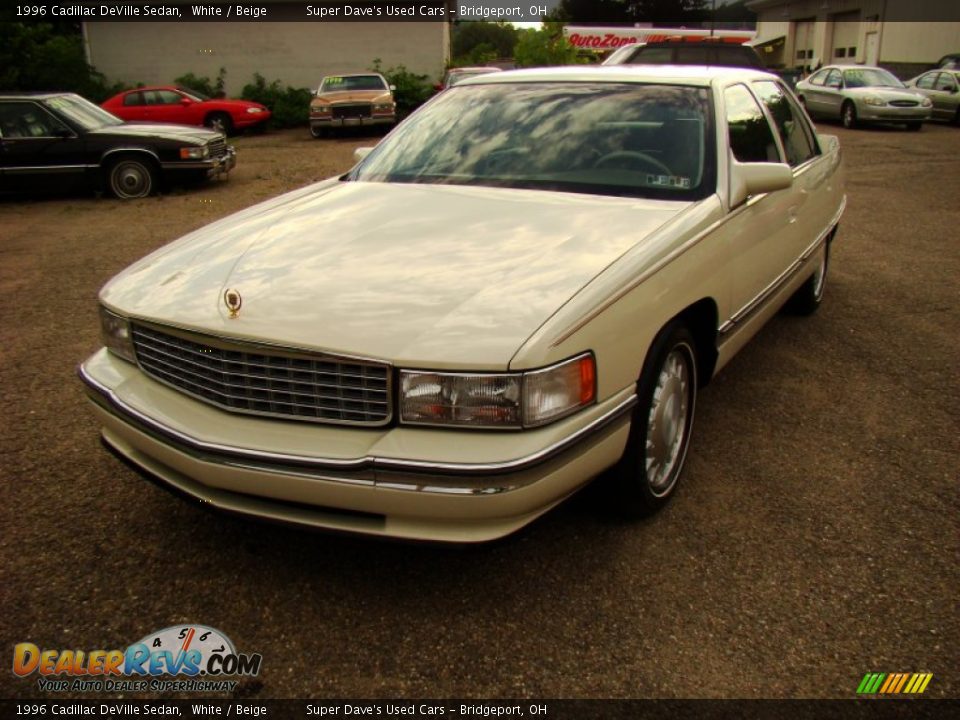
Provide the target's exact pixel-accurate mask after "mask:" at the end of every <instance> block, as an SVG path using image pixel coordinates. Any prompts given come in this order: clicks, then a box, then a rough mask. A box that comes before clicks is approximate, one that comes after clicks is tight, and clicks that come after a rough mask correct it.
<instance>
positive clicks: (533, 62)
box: [513, 22, 580, 67]
mask: <svg viewBox="0 0 960 720" xmlns="http://www.w3.org/2000/svg"><path fill="white" fill-rule="evenodd" d="M513 61H514V62H515V63H516V64H517V67H543V66H549V65H573V64H576V63H578V62H580V58H579V53H578V52H577V49H576V48H575V47H573V45H571V44H570V43H568V42H567V40H566V38H564V37H563V27H562V25H561V24H560V23H556V22H545V23H543V28H542V29H540V30H521V31H520V36H519V38H518V39H517V46H516V48H515V49H514V51H513Z"/></svg>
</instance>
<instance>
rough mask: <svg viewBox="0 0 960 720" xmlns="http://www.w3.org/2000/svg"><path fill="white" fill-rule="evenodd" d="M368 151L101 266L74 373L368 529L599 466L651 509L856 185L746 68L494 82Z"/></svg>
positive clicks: (507, 507)
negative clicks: (706, 406) (699, 420)
mask: <svg viewBox="0 0 960 720" xmlns="http://www.w3.org/2000/svg"><path fill="white" fill-rule="evenodd" d="M358 155H362V156H363V159H362V160H361V161H360V162H359V163H358V164H357V165H356V166H355V167H354V168H353V169H352V170H351V171H350V172H348V173H347V174H345V175H343V176H342V177H337V178H331V179H329V180H326V181H324V182H320V183H317V184H315V185H311V186H309V187H305V188H302V189H300V190H297V191H295V192H291V193H289V194H286V195H283V196H281V197H278V198H276V199H274V200H271V201H269V202H266V203H263V204H261V205H257V206H254V207H251V208H249V209H247V210H245V211H243V212H240V213H238V214H236V215H233V216H231V217H228V218H226V219H224V220H221V221H219V222H216V223H214V224H212V225H210V226H208V227H205V228H202V229H200V230H198V231H196V232H193V233H190V234H189V235H187V236H186V237H183V238H181V239H180V240H178V241H176V242H174V243H172V244H170V245H168V246H166V247H165V248H162V249H161V250H159V251H157V252H155V253H153V254H152V255H150V256H148V257H146V258H144V259H143V260H141V261H140V262H138V263H136V264H134V265H133V266H131V267H130V268H128V269H127V270H125V271H124V272H122V273H121V274H120V275H118V276H117V277H116V278H114V279H113V280H111V281H110V282H109V283H108V284H107V285H106V287H104V288H103V290H102V292H101V295H100V302H101V321H102V330H103V341H104V345H105V347H104V348H103V349H102V350H100V351H99V352H97V353H96V354H95V355H93V356H92V357H91V358H89V359H88V360H87V361H86V362H85V363H83V365H82V367H81V368H80V376H81V378H82V380H83V382H84V383H85V385H86V388H87V392H88V394H89V397H90V399H91V400H92V405H93V408H94V410H95V412H96V415H97V419H98V421H99V423H100V424H101V425H102V427H103V430H102V432H103V438H104V439H105V441H106V443H107V445H108V446H110V447H111V448H112V449H114V450H115V451H116V452H117V453H119V454H120V455H122V456H123V457H124V458H126V459H128V460H129V461H132V462H133V463H134V464H136V465H138V466H140V467H141V468H142V469H143V470H145V471H146V472H147V474H148V475H149V476H152V477H154V478H157V479H159V481H161V483H162V484H165V485H167V486H169V487H171V488H173V489H175V490H177V491H179V492H180V493H181V494H183V495H185V496H187V497H190V498H193V499H195V500H199V501H201V502H203V503H206V504H208V505H209V506H213V507H216V508H220V509H223V510H227V511H232V512H236V513H241V514H246V515H251V516H256V517H260V518H267V519H273V520H280V521H285V522H291V523H296V524H302V525H308V526H315V527H322V528H328V529H334V530H344V531H350V532H359V533H367V534H372V535H384V536H392V537H401V538H411V539H427V540H440V541H458V542H470V541H485V540H491V539H494V538H497V537H501V536H504V535H506V534H508V533H511V532H513V531H515V530H517V529H518V528H520V527H522V526H524V525H526V524H527V523H529V522H530V521H531V520H533V519H534V518H536V517H537V516H539V515H541V514H542V513H544V512H546V511H547V510H549V509H550V508H551V507H553V506H554V505H556V504H557V503H559V502H561V501H562V500H563V499H564V498H566V497H568V496H569V495H570V494H571V493H573V492H575V491H576V490H577V489H578V488H580V487H582V486H583V485H584V484H585V483H587V482H588V481H589V480H590V479H591V478H593V477H595V476H596V475H598V474H599V473H601V472H603V471H605V470H610V471H611V472H610V473H609V478H610V484H609V492H610V494H611V502H612V503H613V504H614V506H615V507H616V508H617V509H618V510H620V511H622V512H627V513H630V514H635V515H640V514H647V513H650V512H653V511H655V510H657V509H658V508H660V507H661V506H663V505H664V503H666V502H667V501H668V500H669V499H670V498H671V497H672V496H673V495H674V494H675V493H676V490H677V487H678V481H679V479H680V476H681V471H682V469H683V465H684V460H685V458H686V455H687V450H688V447H689V443H690V438H691V433H692V430H693V424H694V408H695V404H696V398H697V391H698V389H699V388H700V387H702V386H703V385H704V384H706V383H707V382H708V381H709V380H710V378H711V377H712V376H713V375H714V374H715V373H716V372H717V371H718V370H719V369H720V368H722V367H723V366H724V365H725V364H726V363H727V362H728V361H729V360H730V358H731V357H732V356H733V355H734V354H735V353H736V352H737V351H738V350H739V349H740V348H741V347H742V346H743V345H744V343H746V342H747V340H748V339H749V338H750V337H751V336H752V335H754V334H755V333H756V332H757V330H758V329H759V328H760V327H761V326H762V325H763V323H764V322H766V321H767V320H768V319H769V318H770V317H771V316H772V315H773V314H774V313H776V312H777V310H778V309H779V308H780V307H781V306H783V305H784V304H785V303H788V304H789V305H790V306H791V307H792V308H793V309H795V310H796V311H799V312H802V313H810V312H812V311H813V310H815V309H816V308H817V306H818V305H819V303H820V301H821V298H822V297H823V292H824V282H825V279H826V272H827V263H828V257H829V252H830V243H831V241H832V240H833V238H834V236H835V233H836V230H837V224H838V222H839V220H840V216H841V214H842V212H843V208H844V204H845V195H844V188H843V180H842V172H841V163H840V150H839V145H838V143H837V141H836V139H835V138H832V137H827V136H819V135H817V133H816V132H815V130H814V128H813V126H812V125H811V123H810V122H809V120H808V118H807V116H806V114H805V113H804V111H803V110H802V109H801V108H800V106H799V105H798V103H797V102H796V100H795V98H794V97H793V95H792V94H791V92H790V91H789V90H788V89H787V88H786V87H785V86H784V85H783V83H782V82H781V81H780V80H779V79H778V78H776V77H775V76H773V75H768V74H766V73H763V72H757V71H752V70H739V69H732V68H698V67H690V66H684V67H670V66H639V67H624V66H621V67H568V68H554V69H543V70H529V71H518V72H504V73H494V74H490V75H483V76H478V77H476V78H472V79H468V80H464V81H463V82H462V83H460V84H458V85H457V86H456V87H454V88H452V89H450V90H448V91H446V92H444V93H443V94H441V95H439V96H437V98H436V99H435V100H433V101H432V102H430V103H428V104H427V105H426V106H425V107H423V108H421V109H420V110H419V111H418V112H417V113H415V114H414V115H412V116H411V117H410V118H409V119H408V120H406V121H405V122H404V123H403V124H402V125H400V126H399V127H398V128H397V129H396V130H394V132H392V133H391V134H390V135H389V136H388V137H387V138H386V139H385V140H383V141H382V142H381V143H380V144H379V145H378V146H377V147H376V148H375V149H373V150H372V151H371V152H369V154H365V155H364V154H363V153H358Z"/></svg>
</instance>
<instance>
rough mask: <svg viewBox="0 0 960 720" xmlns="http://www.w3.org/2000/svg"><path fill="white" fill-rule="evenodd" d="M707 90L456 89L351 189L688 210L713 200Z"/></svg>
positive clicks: (384, 149) (410, 122)
mask: <svg viewBox="0 0 960 720" xmlns="http://www.w3.org/2000/svg"><path fill="white" fill-rule="evenodd" d="M709 118H710V106H709V94H708V90H707V89H706V88H695V87H681V86H671V85H638V84H626V83H517V84H508V83H498V84H491V85H472V86H471V85H461V86H459V87H455V88H452V89H451V90H450V91H449V92H445V93H443V94H442V95H439V96H438V97H437V99H436V100H434V101H432V102H430V103H429V104H428V105H426V106H424V108H423V109H421V110H420V111H418V112H417V113H415V114H414V115H412V116H410V117H409V118H408V119H407V120H406V121H405V122H404V123H403V124H401V125H400V126H399V127H398V128H397V129H396V130H395V131H394V132H393V133H391V134H390V136H389V137H387V138H386V139H385V140H384V141H383V142H382V143H380V144H379V145H378V146H377V147H376V148H375V149H374V151H373V152H371V153H370V155H368V156H367V158H366V160H364V162H362V163H361V164H360V165H359V166H358V167H357V168H356V169H355V170H354V171H353V172H352V174H351V175H350V176H349V178H348V179H352V180H369V181H375V182H398V183H432V184H453V185H485V186H489V187H518V188H531V189H540V190H556V191H564V192H579V193H590V194H595V195H624V196H631V197H651V198H668V199H677V200H691V199H699V198H701V197H705V196H706V195H708V194H709V193H711V192H713V191H714V189H715V187H714V186H715V182H714V177H715V175H714V173H715V168H714V165H715V164H714V154H715V153H714V150H713V133H712V132H711V131H710V120H709Z"/></svg>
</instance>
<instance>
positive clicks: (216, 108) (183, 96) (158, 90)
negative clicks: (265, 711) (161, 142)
mask: <svg viewBox="0 0 960 720" xmlns="http://www.w3.org/2000/svg"><path fill="white" fill-rule="evenodd" d="M101 107H102V108H103V109H104V110H108V111H109V112H111V113H113V114H114V115H116V116H117V117H118V118H121V119H122V120H127V121H144V122H150V123H176V124H178V125H200V126H206V127H208V128H211V129H212V130H216V131H217V132H221V133H223V134H224V135H230V134H231V133H233V132H238V131H240V130H246V129H247V128H257V127H264V126H265V125H266V122H267V121H268V120H269V119H270V110H269V109H268V108H267V107H266V106H265V105H261V104H260V103H256V102H250V101H249V100H225V99H218V98H209V97H207V96H206V95H204V94H203V93H199V92H197V91H196V90H191V89H189V88H184V87H176V86H174V85H160V86H157V87H142V88H136V89H134V90H124V91H123V92H122V93H118V94H116V95H114V96H113V97H112V98H110V99H109V100H107V101H106V102H104V103H103V104H102V105H101Z"/></svg>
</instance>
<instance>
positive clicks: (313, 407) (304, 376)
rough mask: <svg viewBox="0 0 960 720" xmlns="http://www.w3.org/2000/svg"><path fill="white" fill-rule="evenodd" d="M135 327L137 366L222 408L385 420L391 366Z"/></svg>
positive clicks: (317, 418) (331, 419) (316, 418)
mask: <svg viewBox="0 0 960 720" xmlns="http://www.w3.org/2000/svg"><path fill="white" fill-rule="evenodd" d="M190 337H191V338H192V339H187V337H184V336H181V335H173V334H170V333H167V332H161V331H159V330H157V329H155V328H152V327H145V326H143V325H136V324H135V325H134V326H133V344H134V348H135V350H136V355H137V361H138V363H139V364H140V367H141V368H142V369H143V371H144V372H146V373H147V374H148V375H150V376H151V377H153V378H155V379H157V380H160V381H162V382H164V383H166V384H167V385H171V386H173V387H174V388H176V389H177V390H180V391H182V392H185V393H187V394H188V395H192V396H193V397H195V398H198V399H200V400H203V401H205V402H208V403H210V404H211V405H216V406H217V407H220V408H223V409H225V410H230V411H233V412H239V413H249V414H253V415H270V416H273V417H282V418H290V419H295V420H308V421H313V422H322V423H335V424H351V425H358V424H359V425H383V424H384V423H386V422H387V421H389V420H390V416H391V407H390V382H389V377H390V368H389V367H388V366H387V365H384V364H381V363H373V362H366V361H358V360H352V359H347V358H339V357H334V356H330V355H321V354H310V353H306V352H303V351H298V350H285V349H281V348H265V347H262V346H257V345H247V344H244V343H242V342H233V341H226V342H223V343H221V342H219V341H218V342H217V344H216V345H214V344H212V343H211V342H210V341H209V339H208V338H205V337H204V336H202V335H191V336H190Z"/></svg>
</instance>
